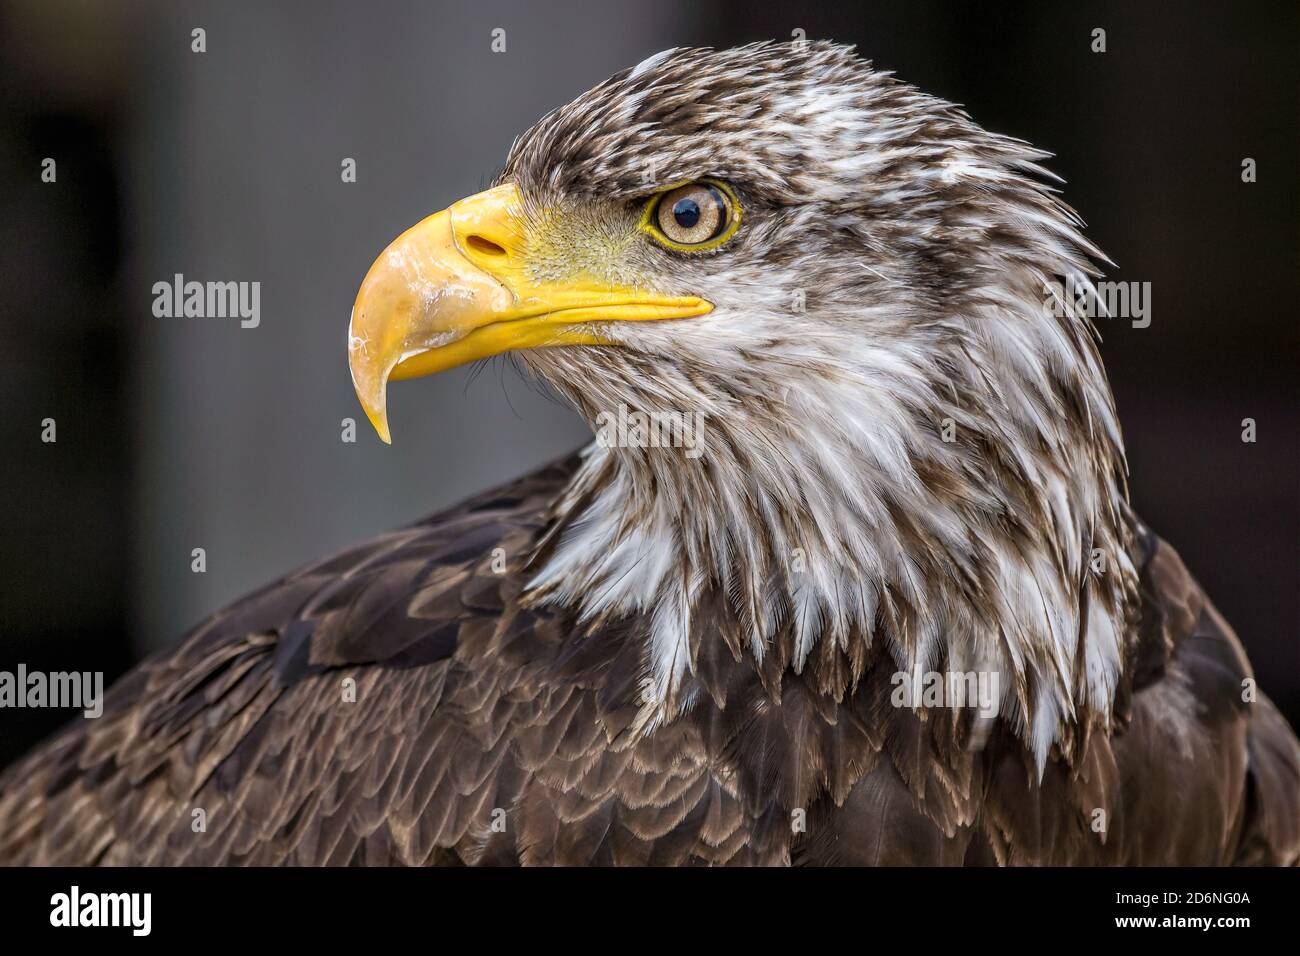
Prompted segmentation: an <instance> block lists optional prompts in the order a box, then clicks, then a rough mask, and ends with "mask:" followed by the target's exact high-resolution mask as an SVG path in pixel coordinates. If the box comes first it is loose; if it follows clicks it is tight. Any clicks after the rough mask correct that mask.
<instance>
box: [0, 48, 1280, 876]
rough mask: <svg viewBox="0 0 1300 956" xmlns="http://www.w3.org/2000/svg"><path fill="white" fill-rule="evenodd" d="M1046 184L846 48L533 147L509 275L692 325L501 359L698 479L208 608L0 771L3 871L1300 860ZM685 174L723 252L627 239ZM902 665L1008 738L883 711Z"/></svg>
mask: <svg viewBox="0 0 1300 956" xmlns="http://www.w3.org/2000/svg"><path fill="white" fill-rule="evenodd" d="M1044 155H1045V154H1043V153H1041V152H1038V151H1035V150H1033V149H1032V148H1030V147H1028V146H1026V145H1025V144H1023V143H1020V142H1018V141H1014V140H1010V139H1007V138H1004V137H999V136H995V135H992V134H989V133H987V132H985V131H983V130H982V129H980V128H979V127H978V126H976V125H975V124H974V123H973V122H972V121H971V120H970V119H969V118H968V117H967V116H966V115H965V114H964V113H962V112H961V111H959V110H956V109H955V108H953V107H951V106H949V105H948V104H945V103H943V102H941V101H938V100H935V99H933V98H930V97H927V96H925V95H924V94H921V93H919V92H917V91H916V90H914V89H912V88H911V87H908V86H906V85H905V84H902V83H899V82H897V81H895V80H894V79H893V78H892V77H889V76H888V75H886V74H880V73H875V72H872V71H871V70H870V69H869V67H868V66H867V65H866V64H864V63H863V62H862V61H859V60H858V59H856V57H854V56H853V55H852V53H851V52H850V51H849V50H847V49H846V48H843V47H838V46H834V45H830V44H812V45H810V46H808V47H806V48H802V49H800V48H794V47H791V46H790V45H776V44H763V45H756V46H751V47H744V48H740V49H737V50H730V51H721V52H709V51H700V50H678V51H667V52H666V53H664V54H660V55H658V56H656V57H652V58H651V59H650V60H647V61H646V62H645V63H642V64H641V65H639V66H638V67H636V68H634V69H633V70H631V71H625V72H624V73H622V74H619V75H618V76H616V77H614V78H612V79H611V80H610V81H607V82H606V83H605V84H602V85H601V86H599V87H597V88H596V89H594V90H592V91H591V92H589V93H587V94H584V95H583V96H582V97H579V98H578V99H577V100H576V101H574V103H572V104H570V105H568V106H566V107H564V108H562V109H561V110H559V111H557V112H556V113H553V114H551V115H550V116H548V117H546V118H544V119H543V120H542V121H540V122H539V123H538V124H537V126H536V127H534V129H533V130H531V131H529V133H527V134H526V135H525V136H523V137H522V138H521V139H520V140H519V141H518V142H517V143H516V144H515V147H514V148H513V149H512V151H511V154H510V157H509V158H508V160H507V163H506V167H505V170H504V172H503V174H502V181H503V182H506V183H513V184H514V185H515V186H517V187H518V189H519V191H520V193H521V194H522V196H523V197H524V201H525V207H524V211H523V213H522V214H521V216H520V218H519V222H518V223H517V228H518V230H519V232H520V234H521V235H522V236H523V237H524V246H525V248H526V249H527V262H528V266H529V269H530V270H531V271H532V272H533V273H534V274H535V275H537V276H539V277H544V278H546V279H547V280H564V279H566V278H568V277H572V276H578V275H581V276H587V277H593V278H595V279H596V280H597V281H598V282H607V283H609V284H611V285H613V284H615V283H618V284H621V285H630V286H634V287H642V286H646V287H652V288H655V289H657V290H658V291H660V292H662V293H664V294H668V295H678V296H687V295H700V296H703V297H705V298H707V299H708V301H709V302H710V303H712V304H713V310H712V311H711V312H710V313H709V314H707V315H703V316H699V317H697V318H691V319H686V320H681V321H670V322H623V323H610V324H609V327H607V328H602V330H601V334H602V335H603V336H605V337H606V338H607V339H608V340H610V342H611V344H609V345H598V346H582V347H557V348H538V349H536V350H532V351H527V352H523V353H520V354H521V355H522V357H523V359H524V361H525V362H526V363H527V364H528V366H529V367H530V368H531V369H532V370H533V371H534V372H535V373H536V374H538V375H539V376H540V377H542V378H543V379H545V380H546V381H547V382H548V383H550V385H551V386H552V387H554V388H555V389H556V390H557V391H559V392H560V393H561V394H562V395H564V396H565V397H566V398H567V399H569V400H570V401H571V402H572V403H573V404H574V406H575V407H576V408H578V410H579V411H580V412H582V413H583V414H584V415H585V416H586V417H588V419H589V420H592V421H594V420H596V418H597V417H598V416H599V415H600V413H602V412H604V411H608V410H609V409H612V408H616V407H618V406H620V405H625V406H628V407H631V408H637V409H661V408H667V409H692V410H701V411H703V413H704V415H705V420H706V422H707V424H708V429H709V431H708V440H707V453H706V454H705V456H704V457H703V458H702V459H701V460H699V461H698V462H697V461H692V460H690V459H687V458H685V457H684V456H682V455H681V453H680V450H679V449H646V448H617V447H613V448H610V447H601V446H592V447H591V448H589V449H587V450H586V451H585V452H584V453H582V455H580V456H575V457H573V458H570V459H568V460H566V461H565V462H562V463H559V464H557V465H553V466H551V467H549V468H546V469H543V470H542V471H540V472H537V473H536V474H534V475H531V476H528V477H526V478H524V479H522V480H520V481H519V482H516V483H514V484H512V485H509V486H506V487H504V488H501V489H497V490H495V491H492V492H489V493H487V494H485V495H483V496H482V497H480V498H478V499H476V500H474V501H472V502H469V503H467V504H466V505H463V506H461V507H460V508H457V509H453V510H452V511H450V512H447V513H444V514H442V515H438V516H435V517H434V518H431V519H429V520H428V521H426V522H424V523H423V524H420V525H417V526H415V527H413V528H411V529H408V530H405V531H399V532H394V533H392V534H389V535H385V536H382V537H381V538H379V539H376V540H375V541H374V542H371V543H368V544H365V545H362V546H360V547H358V548H356V549H354V550H352V551H350V552H347V553H345V554H344V555H341V556H339V557H336V558H333V559H330V560H328V561H325V562H322V563H320V564H318V565H315V566H312V567H310V568H307V569H305V570H302V571H300V572H297V573H295V574H294V575H291V576H290V577H289V578H287V579H286V580H285V581H283V582H280V583H279V584H276V585H273V586H271V587H270V588H268V589H266V590H264V591H263V592H260V593H259V594H257V595H254V596H252V597H250V598H247V599H245V600H244V601H242V602H240V603H238V604H236V605H234V606H233V607H231V608H230V609H228V610H226V611H224V612H222V613H221V614H218V615H217V616H216V617H215V618H213V619H212V620H211V621H209V622H207V623H206V624H204V625H202V626H201V627H200V628H199V629H198V630H197V631H195V632H194V633H193V634H192V635H190V636H189V637H188V638H187V639H186V640H185V641H184V642H182V644H180V645H179V646H178V648H176V649H175V650H173V651H170V652H167V653H165V654H163V655H161V656H159V657H158V658H155V659H154V660H153V661H150V662H147V663H146V664H144V665H142V666H141V667H140V668H138V669H137V670H136V671H134V672H133V673H132V674H131V675H129V676H128V677H127V678H126V679H124V680H123V682H121V683H120V684H119V685H118V686H117V687H116V688H115V689H114V691H113V692H112V693H111V694H110V697H109V699H108V701H107V703H106V707H105V714H104V717H103V718H101V719H100V720H98V721H79V722H78V723H77V724H75V725H74V726H72V727H70V728H69V729H68V730H66V731H65V732H64V733H63V734H62V735H60V736H59V737H57V738H55V739H54V740H53V741H51V742H50V743H48V744H46V745H45V746H44V747H42V748H40V749H38V750H37V751H35V752H34V753H33V754H32V755H31V756H30V757H28V758H27V759H26V760H25V761H23V762H20V763H19V764H18V765H16V766H15V767H13V768H11V769H10V770H9V771H7V772H6V773H5V774H4V775H3V777H0V862H19V863H36V862H39V863H60V862H62V863H80V862H100V863H224V862H248V863H281V862H287V863H300V864H324V863H390V862H392V863H407V864H427V863H456V862H462V863H489V862H490V863H516V862H522V863H562V864H564V863H567V864H587V863H627V864H638V863H673V864H676V863H761V864H774V863H974V864H981V863H1011V864H1019V863H1051V864H1091V863H1120V864H1139V863H1141V864H1151V863H1157V864H1158V863H1188V864H1193V863H1207V864H1208V863H1293V862H1295V861H1296V860H1297V857H1298V856H1300V746H1298V745H1297V742H1296V739H1295V736H1294V734H1293V733H1292V731H1291V730H1290V728H1289V727H1288V726H1287V725H1286V723H1285V721H1284V720H1283V719H1282V718H1281V717H1280V715H1278V713H1277V712H1276V710H1275V709H1274V708H1273V706H1272V704H1271V703H1269V701H1268V700H1267V698H1266V697H1265V696H1263V694H1262V693H1261V694H1258V695H1257V696H1254V697H1253V699H1252V695H1251V694H1250V693H1248V692H1247V690H1248V688H1249V686H1250V685H1249V683H1248V682H1247V681H1248V678H1250V677H1251V674H1250V671H1249V666H1248V664H1247V662H1246V660H1245V656H1244V654H1243V652H1242V650H1241V647H1240V645H1239V643H1238V642H1237V639H1236V637H1235V636H1234V635H1233V633H1232V631H1231V629H1230V628H1229V627H1228V626H1227V624H1226V623H1225V622H1223V620H1222V619H1221V618H1220V617H1219V615H1218V614H1217V612H1216V611H1215V610H1214V609H1213V607H1212V606H1211V605H1210V604H1209V602H1208V600H1207V599H1206V598H1205V596H1204V595H1203V594H1202V592H1201V590H1200V588H1199V587H1198V586H1197V585H1196V583H1195V581H1194V580H1193V579H1192V578H1191V577H1190V576H1189V575H1188V573H1187V571H1186V570H1185V569H1184V568H1183V566H1182V564H1181V562H1180V561H1179V560H1178V558H1177V555H1176V554H1175V553H1174V552H1173V550H1172V549H1171V548H1170V547H1169V546H1168V545H1167V544H1165V543H1163V542H1161V541H1160V540H1159V539H1158V538H1156V537H1155V536H1154V535H1153V534H1152V533H1151V532H1150V531H1149V530H1148V529H1146V528H1145V527H1144V526H1143V525H1142V524H1141V523H1140V522H1139V521H1138V519H1137V518H1136V517H1135V516H1134V515H1133V513H1132V511H1131V510H1130V508H1129V505H1128V501H1127V493H1126V490H1125V488H1124V469H1125V465H1124V457H1123V447H1122V441H1121V438H1120V433H1119V427H1118V423H1117V418H1116V415H1115V411H1114V408H1113V403H1112V399H1111V396H1110V390H1109V387H1108V385H1107V383H1106V380H1105V376H1104V372H1103V371H1102V368H1101V364H1100V360H1099V358H1098V356H1097V352H1096V349H1095V346H1094V344H1093V340H1092V337H1091V330H1090V328H1089V326H1088V324H1087V322H1086V321H1085V320H1083V319H1081V318H1077V317H1075V316H1073V315H1072V314H1070V313H1069V311H1068V310H1066V312H1065V314H1063V315H1061V316H1059V317H1055V318H1054V317H1052V316H1051V315H1050V314H1049V313H1048V312H1047V310H1046V309H1045V308H1044V303H1043V298H1044V294H1043V289H1044V283H1045V282H1046V281H1047V280H1049V279H1050V278H1051V277H1053V276H1058V275H1062V274H1066V273H1076V272H1083V273H1087V274H1094V273H1095V268H1094V266H1093V265H1092V263H1093V261H1094V259H1096V258H1098V257H1099V256H1100V253H1098V252H1097V250H1095V249H1094V248H1093V247H1092V246H1091V245H1090V244H1089V243H1088V242H1087V241H1086V240H1085V239H1084V238H1083V237H1082V235H1081V234H1080V233H1079V231H1078V226H1079V222H1078V220H1077V218H1076V217H1075V216H1074V214H1073V213H1072V212H1071V211H1070V210H1069V209H1068V208H1066V207H1065V206H1063V205H1062V204H1061V203H1060V202H1059V201H1058V200H1057V199H1056V198H1055V197H1054V195H1053V192H1052V190H1050V189H1049V188H1047V187H1045V186H1043V185H1041V184H1040V183H1038V182H1037V181H1036V180H1035V179H1034V177H1035V176H1037V175H1039V174H1041V173H1042V170H1041V169H1040V168H1039V166H1038V163H1039V162H1040V161H1041V160H1042V159H1043V158H1044ZM703 177H712V178H714V179H718V180H723V181H726V182H727V183H729V184H731V186H733V187H734V188H735V190H736V192H737V194H738V195H739V196H740V197H741V199H742V201H743V203H744V206H745V217H746V218H745V221H744V226H743V227H742V228H741V229H740V230H739V231H738V232H737V233H736V235H735V238H734V239H733V240H731V241H730V242H729V243H728V244H727V245H726V246H724V247H722V248H720V249H718V250H717V251H716V252H710V253H708V254H703V255H698V256H688V255H681V254H675V253H672V252H671V251H669V250H666V249H663V248H659V247H656V246H654V245H653V244H651V243H646V242H634V241H630V240H629V239H628V238H627V237H628V235H629V232H628V228H629V223H630V222H633V221H635V217H636V215H637V211H638V209H639V208H640V206H641V204H642V203H643V197H644V196H646V195H647V194H650V193H653V192H654V191H656V190H658V189H661V188H664V187H667V186H669V185H671V184H674V183H679V182H683V181H691V180H696V179H700V178H703ZM796 291H801V292H802V293H803V297H802V301H803V302H804V307H803V308H802V309H801V310H792V308H791V305H790V303H791V297H792V294H793V293H794V292H796ZM945 422H951V423H952V424H953V426H955V435H956V440H955V441H946V440H944V438H943V437H942V431H941V429H942V427H943V423H945ZM796 555H797V557H798V560H797V561H795V560H794V558H795V557H796ZM1098 555H1100V557H1101V564H1100V566H1098V565H1097V564H1096V561H1097V559H1098ZM503 559H504V562H505V565H504V568H503V567H502V563H501V562H502V560H503ZM917 670H936V671H962V672H965V671H996V672H997V673H999V674H1001V675H1004V677H1005V680H1004V681H1003V682H1002V696H1001V698H1000V700H999V704H1000V707H1001V713H1000V715H999V716H998V717H997V718H995V719H991V720H986V719H980V718H978V717H977V716H976V715H975V714H974V713H973V712H972V711H971V710H970V709H959V708H946V707H923V708H919V709H915V710H914V709H912V708H909V707H897V706H893V705H892V703H891V692H892V690H893V687H894V678H895V676H896V675H897V674H899V673H900V672H906V673H911V672H913V671H917ZM349 679H350V680H354V681H355V692H356V693H355V697H356V700H355V701H349V700H348V699H346V694H345V691H346V690H347V687H348V686H350V685H345V683H344V682H345V681H346V680H349ZM196 809H201V810H203V811H204V815H205V817H206V830H204V831H203V832H195V831H194V829H193V827H192V825H191V824H192V821H193V819H194V811H195V810H196ZM1099 814H1100V815H1099ZM1099 821H1100V822H1101V825H1100V826H1098V822H1099Z"/></svg>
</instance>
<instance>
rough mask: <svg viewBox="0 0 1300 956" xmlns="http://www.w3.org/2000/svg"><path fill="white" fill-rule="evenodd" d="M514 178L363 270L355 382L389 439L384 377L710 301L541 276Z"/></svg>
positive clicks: (595, 331)
mask: <svg viewBox="0 0 1300 956" xmlns="http://www.w3.org/2000/svg"><path fill="white" fill-rule="evenodd" d="M521 205H522V203H521V198H520V195H519V190H518V189H517V188H516V187H515V186H513V185H509V184H507V185H504V186H497V187H496V188H495V189H489V190H487V191H486V192H482V193H479V194H478V195H476V196H471V197H469V198H468V199H462V200H461V201H460V202H458V203H455V204H454V205H452V206H451V207H450V208H448V209H444V210H443V211H442V212H440V213H435V214H434V215H432V216H430V217H429V218H428V219H425V220H424V221H423V222H420V223H417V224H416V225H415V226H412V227H411V228H410V229H408V230H406V232H404V233H402V234H401V235H400V236H398V237H397V239H395V240H394V241H393V243H392V245H390V246H389V247H388V248H387V249H385V250H384V252H383V253H382V254H381V255H380V256H379V258H378V259H377V260H375V264H374V265H372V266H371V267H370V271H369V272H368V273H366V278H365V280H364V281H363V282H362V283H361V291H360V292H358V293H357V301H356V303H355V304H354V305H353V307H352V320H351V322H350V323H349V326H348V366H349V367H350V368H351V370H352V385H353V387H354V388H355V389H356V392H357V398H359V399H360V400H361V407H362V408H364V409H365V412H366V416H367V417H368V418H369V419H370V423H371V424H372V425H374V426H375V431H377V432H378V433H379V437H380V438H381V439H383V440H384V441H385V442H391V441H392V439H391V437H390V435H389V431H388V414H387V411H386V405H387V402H386V389H387V384H388V381H389V379H404V378H418V377H419V376H421V375H432V374H433V373H435V372H442V371H445V370H447V369H449V368H455V367H456V366H457V365H464V364H465V363H467V362H473V361H474V360H475V359H481V358H487V357H488V356H491V355H499V354H500V353H502V352H507V351H510V350H511V349H536V348H545V347H548V346H555V345H612V344H615V343H614V342H613V341H612V340H610V339H608V338H606V337H602V335H601V333H600V325H599V324H595V325H593V323H607V322H615V321H618V322H625V321H645V320H652V319H684V318H689V317H691V316H696V315H703V314H704V313H706V312H708V311H710V310H711V309H712V308H713V306H712V305H711V304H710V303H708V302H706V301H704V300H703V299H698V298H695V297H694V296H682V297H674V296H658V295H654V294H652V293H648V292H646V291H644V290H639V289H632V288H622V287H614V286H609V285H598V284H596V283H593V282H588V281H585V280H578V281H569V282H554V283H553V282H538V281H534V279H533V278H532V276H531V275H530V274H529V271H528V269H527V267H526V265H525V263H524V256H523V254H522V247H523V236H522V235H521V232H520V227H519V223H520V222H521V221H522V219H521V216H520V210H521Z"/></svg>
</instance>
